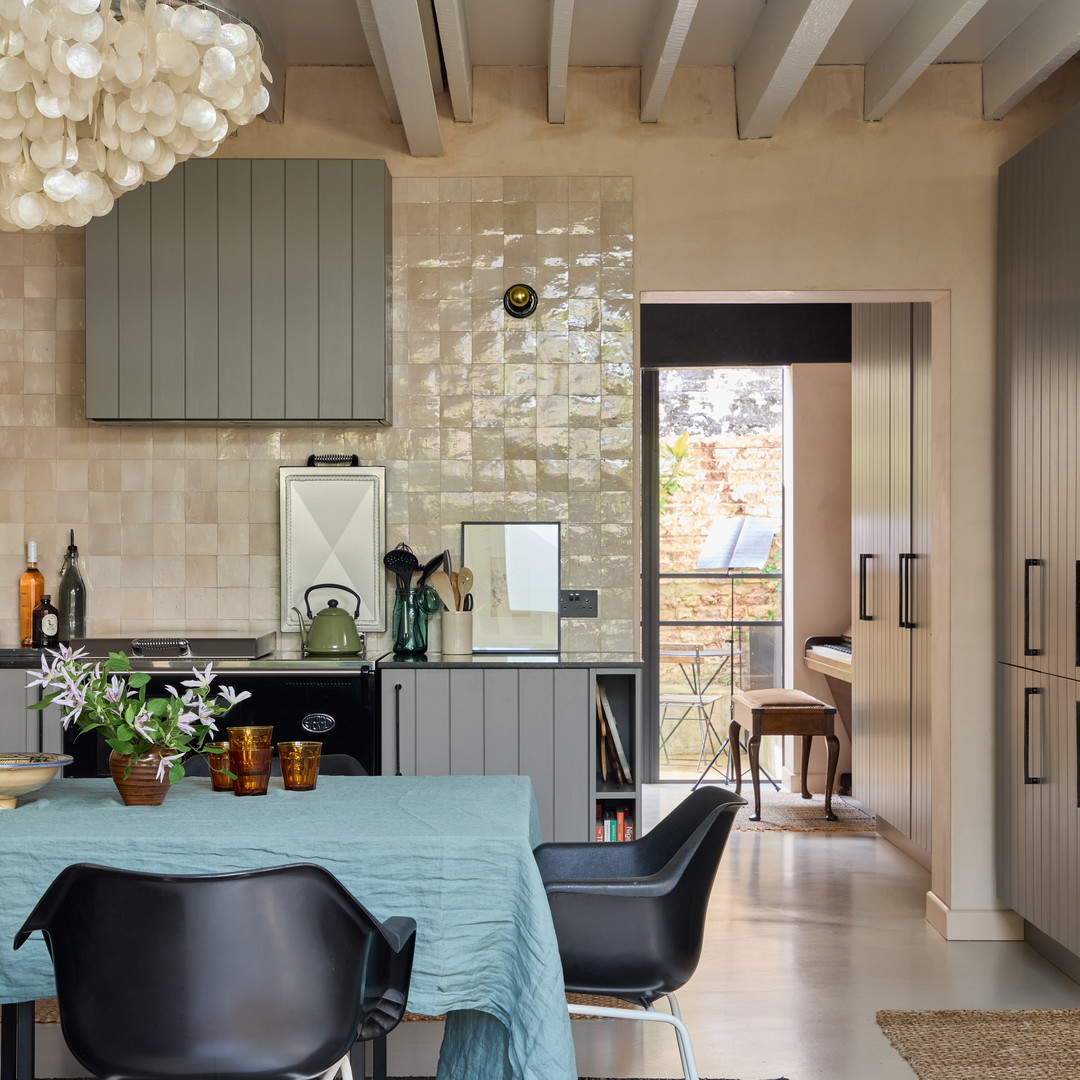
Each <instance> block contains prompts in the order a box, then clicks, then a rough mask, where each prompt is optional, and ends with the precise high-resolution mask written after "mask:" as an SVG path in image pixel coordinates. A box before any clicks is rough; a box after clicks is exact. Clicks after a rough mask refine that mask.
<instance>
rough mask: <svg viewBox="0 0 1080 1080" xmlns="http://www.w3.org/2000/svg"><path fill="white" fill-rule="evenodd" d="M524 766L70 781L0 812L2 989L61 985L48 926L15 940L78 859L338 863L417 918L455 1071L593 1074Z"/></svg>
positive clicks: (551, 1077)
mask: <svg viewBox="0 0 1080 1080" xmlns="http://www.w3.org/2000/svg"><path fill="white" fill-rule="evenodd" d="M539 841H540V827H539V821H538V818H537V811H536V802H535V799H534V797H533V792H532V787H531V784H530V782H529V780H528V778H526V777H520V776H486V777H471V776H453V777H432V776H416V777H413V776H405V777H401V776H385V777H382V776H380V777H334V776H326V777H320V778H319V782H318V787H317V788H316V790H315V791H310V792H298V791H285V790H284V789H283V788H282V786H281V781H280V779H277V778H275V779H272V780H271V786H270V791H269V793H268V794H267V795H266V796H265V797H255V798H237V797H235V796H233V795H230V794H229V793H227V792H225V793H222V792H213V791H211V790H210V782H209V780H206V779H202V778H197V777H188V778H185V779H184V780H182V781H181V782H180V783H178V784H176V785H174V786H173V788H172V789H171V790H170V792H169V796H168V798H167V799H166V800H165V803H164V805H162V806H158V807H125V806H124V805H123V804H122V803H121V802H120V799H119V796H118V795H117V793H116V789H115V787H114V786H113V784H112V781H111V780H65V779H59V780H55V781H54V782H53V783H51V784H49V785H48V786H47V787H45V788H42V789H41V790H40V791H39V792H36V793H35V794H33V795H28V796H25V797H24V798H22V799H20V800H19V804H18V806H17V807H16V808H15V809H14V810H9V811H4V812H3V813H2V814H0V859H2V871H0V1002H15V1001H28V1000H32V999H35V998H42V997H49V996H51V995H52V994H53V993H54V992H55V991H54V987H53V979H52V966H51V964H50V962H49V958H48V953H47V951H46V949H45V946H44V943H43V942H42V940H41V938H40V935H35V937H34V938H32V939H31V940H30V941H29V942H28V943H27V944H26V945H24V946H23V948H22V949H21V950H20V951H19V952H14V951H13V950H12V948H11V942H12V941H13V939H14V937H15V933H16V931H17V930H18V928H19V926H21V925H22V922H23V920H24V919H25V918H26V916H27V914H28V913H29V912H30V910H31V908H32V907H33V905H34V903H35V902H36V901H37V899H38V897H39V896H40V895H41V894H42V893H43V892H44V891H45V889H46V887H47V886H48V885H49V883H50V882H51V881H52V880H53V878H54V877H55V876H56V875H57V874H58V873H59V872H60V871H61V870H62V869H63V868H64V867H65V866H68V865H69V864H71V863H76V862H93V863H99V864H103V865H107V866H119V867H124V868H127V869H133V870H152V871H159V872H162V871H167V872H172V873H178V874H196V873H219V872H223V871H229V870H244V869H251V868H255V867H260V866H278V865H281V864H284V863H289V862H313V863H318V864H320V865H321V866H325V867H326V868H327V869H328V870H329V871H331V873H333V874H334V875H335V876H336V877H337V878H338V879H339V880H340V881H341V882H342V884H344V885H345V887H346V888H348V889H349V890H350V891H351V892H352V893H353V894H354V895H355V896H356V898H357V899H358V900H360V902H361V903H363V904H364V905H365V906H366V907H367V908H368V909H369V910H370V911H371V912H372V914H373V915H375V916H376V917H377V918H380V919H385V918H388V917H389V916H391V915H410V916H412V917H413V918H414V919H415V920H416V923H417V928H418V929H417V945H416V956H415V962H414V969H413V978H412V989H411V992H410V994H409V1008H410V1009H411V1010H413V1011H414V1012H420V1013H429V1014H434V1013H441V1012H447V1013H449V1015H448V1018H447V1024H446V1034H445V1036H444V1039H443V1046H442V1051H441V1055H440V1060H439V1071H438V1077H439V1080H482V1078H491V1080H507V1078H513V1080H517V1078H521V1080H573V1078H576V1076H577V1070H576V1068H575V1065H574V1048H573V1042H572V1039H571V1036H570V1023H569V1018H568V1015H567V1011H566V999H565V996H564V992H563V980H562V968H561V965H560V962H559V955H558V948H557V945H556V941H555V932H554V928H553V926H552V922H551V916H550V913H549V911H548V906H547V900H546V898H545V895H544V890H543V886H542V884H541V882H540V876H539V873H538V872H537V869H536V865H535V863H534V861H533V857H532V849H533V847H534V846H535V845H536V844H537V843H539Z"/></svg>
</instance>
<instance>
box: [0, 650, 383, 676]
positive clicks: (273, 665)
mask: <svg viewBox="0 0 1080 1080" xmlns="http://www.w3.org/2000/svg"><path fill="white" fill-rule="evenodd" d="M87 659H103V658H100V657H88V658H87ZM208 663H212V664H213V665H214V667H213V670H214V671H215V672H219V673H220V674H223V675H224V674H226V673H227V672H251V673H252V674H257V673H259V672H264V673H270V672H274V671H287V672H289V673H290V674H298V673H302V672H305V671H311V672H316V673H321V674H327V673H330V672H335V671H340V672H351V673H356V672H364V671H373V670H374V668H375V662H374V661H373V660H361V659H358V658H357V657H355V656H352V657H343V656H304V655H303V654H301V653H298V652H288V651H285V650H281V651H278V652H273V653H270V654H268V655H267V656H261V657H259V659H258V660H236V659H229V660H213V661H209V660H202V659H199V658H192V657H179V658H172V659H159V660H149V659H143V658H140V657H132V660H131V666H132V668H133V670H135V671H185V672H186V671H191V670H192V668H198V669H199V670H200V671H201V670H202V669H203V668H204V667H206V665H207V664H208ZM20 667H21V668H25V669H27V670H29V669H31V668H33V669H40V667H41V650H40V649H0V668H20Z"/></svg>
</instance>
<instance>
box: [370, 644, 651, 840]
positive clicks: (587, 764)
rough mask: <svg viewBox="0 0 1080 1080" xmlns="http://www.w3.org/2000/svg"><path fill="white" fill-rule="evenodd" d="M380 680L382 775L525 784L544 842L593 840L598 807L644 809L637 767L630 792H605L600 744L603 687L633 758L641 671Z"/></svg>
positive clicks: (512, 671)
mask: <svg viewBox="0 0 1080 1080" xmlns="http://www.w3.org/2000/svg"><path fill="white" fill-rule="evenodd" d="M379 679H380V683H379V686H380V700H381V713H382V753H383V759H382V771H383V773H384V774H388V775H393V774H395V773H401V774H404V775H406V776H412V775H429V776H447V775H480V776H482V775H505V774H516V775H522V776H528V777H530V778H531V780H532V782H533V789H534V791H535V793H536V802H537V808H538V810H539V814H540V826H541V830H542V833H543V838H544V840H569V841H585V840H591V839H592V838H593V833H594V821H595V805H596V802H597V801H598V800H610V799H616V798H618V799H620V800H621V801H622V803H625V804H627V805H631V806H632V807H633V808H634V810H635V811H636V809H637V807H638V806H639V805H640V781H639V780H638V778H637V769H636V765H637V762H636V758H635V760H634V761H633V767H634V782H633V783H632V784H627V785H623V786H621V787H615V786H609V787H607V788H606V789H605V786H604V785H602V784H599V783H598V780H597V775H598V774H597V772H596V768H597V756H596V754H597V751H596V739H595V735H596V730H597V725H596V704H595V703H596V696H597V695H596V685H597V680H600V681H601V682H603V683H604V684H605V685H606V686H607V687H608V691H609V697H610V701H611V705H612V709H613V710H614V711H615V712H617V713H618V715H619V716H620V717H621V727H620V730H621V731H623V732H624V734H625V738H624V742H625V746H626V748H627V752H628V753H630V754H635V753H636V750H637V746H638V728H639V726H640V693H641V690H640V672H639V670H638V669H637V668H629V669H601V668H590V667H584V666H581V667H579V666H567V665H561V666H558V667H554V666H552V667H539V666H535V665H528V664H522V665H509V664H493V665H485V664H483V663H482V662H477V663H473V664H466V665H442V664H438V663H432V664H424V665H410V664H398V665H393V664H391V665H382V664H381V665H380V676H379Z"/></svg>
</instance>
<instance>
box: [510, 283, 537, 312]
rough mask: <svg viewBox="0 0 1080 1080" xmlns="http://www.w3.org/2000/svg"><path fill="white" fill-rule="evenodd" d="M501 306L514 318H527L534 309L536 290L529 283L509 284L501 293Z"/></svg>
mask: <svg viewBox="0 0 1080 1080" xmlns="http://www.w3.org/2000/svg"><path fill="white" fill-rule="evenodd" d="M503 307H504V308H506V313H507V315H512V316H513V317H514V318H515V319H527V318H528V317H529V316H530V315H531V314H532V313H533V312H534V311H535V310H536V290H535V289H534V288H533V287H532V286H531V285H511V286H510V288H509V289H507V290H506V292H504V293H503Z"/></svg>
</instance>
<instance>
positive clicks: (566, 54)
mask: <svg viewBox="0 0 1080 1080" xmlns="http://www.w3.org/2000/svg"><path fill="white" fill-rule="evenodd" d="M550 3H551V22H550V23H549V26H548V123H549V124H562V123H564V122H565V121H566V77H567V73H568V71H569V68H570V24H571V23H572V22H573V21H574V0H550Z"/></svg>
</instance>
